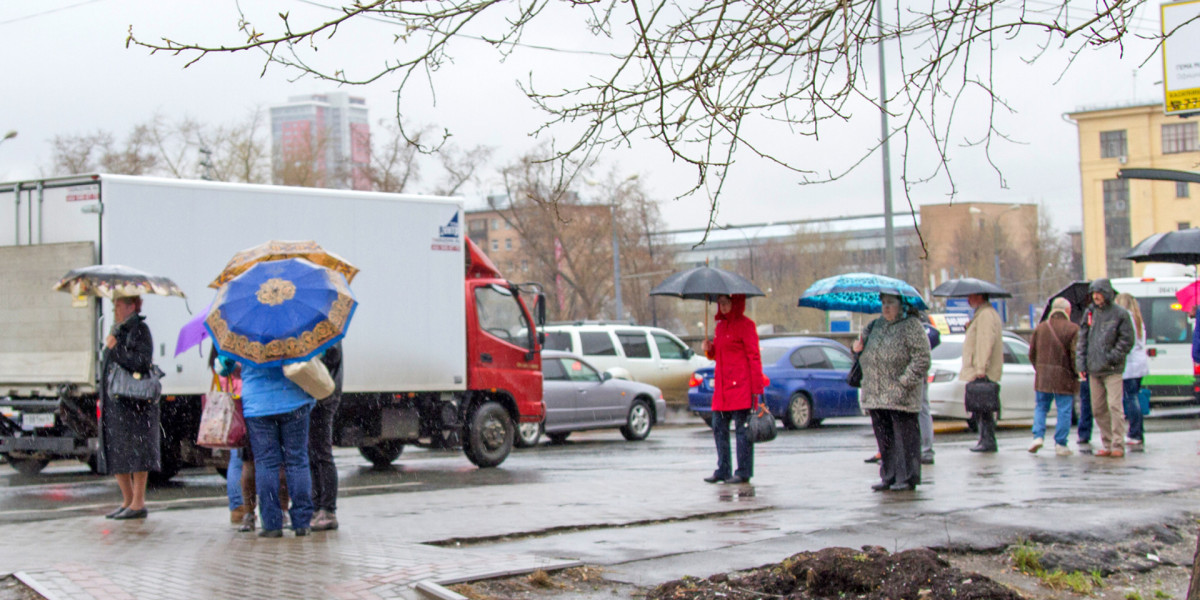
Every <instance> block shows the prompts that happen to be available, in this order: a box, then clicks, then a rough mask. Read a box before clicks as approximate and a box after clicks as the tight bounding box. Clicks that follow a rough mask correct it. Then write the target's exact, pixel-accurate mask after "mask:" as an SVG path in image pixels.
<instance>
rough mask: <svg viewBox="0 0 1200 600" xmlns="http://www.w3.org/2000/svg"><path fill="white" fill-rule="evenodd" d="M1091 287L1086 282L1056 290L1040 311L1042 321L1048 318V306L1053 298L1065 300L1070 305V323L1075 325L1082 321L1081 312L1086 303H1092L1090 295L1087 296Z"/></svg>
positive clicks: (1077, 282)
mask: <svg viewBox="0 0 1200 600" xmlns="http://www.w3.org/2000/svg"><path fill="white" fill-rule="evenodd" d="M1090 285H1091V283H1090V282H1087V281H1076V282H1074V283H1072V284H1071V285H1068V286H1067V287H1065V288H1063V289H1061V290H1058V291H1057V292H1055V293H1054V295H1053V296H1050V298H1049V299H1047V300H1046V307H1045V308H1043V309H1042V318H1041V320H1042V321H1045V320H1046V319H1048V318H1050V305H1051V304H1053V303H1054V299H1055V298H1066V299H1067V301H1068V302H1070V303H1071V322H1072V323H1075V324H1076V325H1078V324H1079V322H1080V321H1082V320H1083V310H1084V309H1085V308H1087V305H1088V303H1090V302H1091V301H1092V298H1091V295H1090V294H1088V287H1089V286H1090Z"/></svg>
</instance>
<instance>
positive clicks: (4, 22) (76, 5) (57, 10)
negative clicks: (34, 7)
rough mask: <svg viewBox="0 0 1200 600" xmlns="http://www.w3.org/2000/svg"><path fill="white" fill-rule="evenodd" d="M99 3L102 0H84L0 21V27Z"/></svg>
mask: <svg viewBox="0 0 1200 600" xmlns="http://www.w3.org/2000/svg"><path fill="white" fill-rule="evenodd" d="M101 1H102V0H84V1H83V2H77V3H75V4H71V5H69V6H60V7H58V8H51V9H50V10H44V11H42V12H39V13H33V14H32V15H25V16H23V17H16V18H14V19H9V20H7V21H0V25H8V24H9V23H16V22H18V21H27V20H29V19H36V18H38V17H42V16H45V15H48V14H51V13H56V12H62V11H64V10H71V9H72V8H79V7H80V6H83V5H85V4H92V3H95V2H101Z"/></svg>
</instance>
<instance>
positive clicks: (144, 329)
mask: <svg viewBox="0 0 1200 600" xmlns="http://www.w3.org/2000/svg"><path fill="white" fill-rule="evenodd" d="M141 310H142V298H141V296H131V297H125V298H117V299H116V300H113V328H112V331H111V332H110V333H109V335H108V337H106V338H105V340H104V347H105V348H104V355H103V359H102V360H101V368H100V428H99V429H100V445H99V449H98V454H97V457H96V465H97V471H99V472H100V473H110V474H112V475H114V476H116V478H117V486H118V487H120V488H121V506H120V507H119V508H117V509H116V510H114V511H112V512H110V513H108V514H107V515H105V516H106V517H107V518H109V519H144V518H146V478H147V477H148V476H149V472H150V471H157V470H159V468H161V463H162V459H161V450H160V448H159V445H160V443H161V430H160V429H159V423H158V421H159V410H158V399H157V398H155V399H154V401H151V402H147V401H145V400H137V399H133V398H126V397H120V396H112V395H111V394H109V391H108V381H109V376H110V374H111V372H112V371H113V370H115V369H118V368H121V369H125V370H126V371H129V372H130V373H133V374H140V375H142V376H143V377H145V376H149V375H150V373H151V370H152V369H153V368H154V338H152V337H151V335H150V327H149V326H147V325H146V318H145V317H143V316H142V315H141V314H140V313H141Z"/></svg>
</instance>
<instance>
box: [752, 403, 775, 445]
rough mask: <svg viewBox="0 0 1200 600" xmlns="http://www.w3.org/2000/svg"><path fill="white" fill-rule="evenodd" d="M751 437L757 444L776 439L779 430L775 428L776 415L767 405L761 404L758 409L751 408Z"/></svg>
mask: <svg viewBox="0 0 1200 600" xmlns="http://www.w3.org/2000/svg"><path fill="white" fill-rule="evenodd" d="M749 425H750V439H751V440H753V441H754V443H755V444H757V443H760V442H769V441H771V440H773V439H775V436H776V435H778V434H779V430H777V429H776V428H775V415H773V414H771V411H769V410H767V407H766V406H763V405H761V404H760V405H759V407H758V409H750V424H749Z"/></svg>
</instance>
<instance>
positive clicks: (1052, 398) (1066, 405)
mask: <svg viewBox="0 0 1200 600" xmlns="http://www.w3.org/2000/svg"><path fill="white" fill-rule="evenodd" d="M1053 403H1058V413H1057V415H1058V416H1057V422H1055V424H1054V443H1055V444H1058V445H1059V446H1066V445H1067V438H1069V437H1071V407H1072V406H1073V405H1074V404H1075V396H1072V395H1071V394H1051V393H1050V392H1038V393H1037V406H1036V407H1034V409H1033V437H1035V438H1044V437H1046V413H1048V412H1050V405H1051V404H1053Z"/></svg>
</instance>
